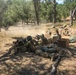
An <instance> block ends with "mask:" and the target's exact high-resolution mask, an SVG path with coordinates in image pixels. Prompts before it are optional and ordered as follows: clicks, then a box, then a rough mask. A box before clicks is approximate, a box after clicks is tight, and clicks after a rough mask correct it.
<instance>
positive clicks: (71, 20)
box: [70, 10, 73, 26]
mask: <svg viewBox="0 0 76 75" xmlns="http://www.w3.org/2000/svg"><path fill="white" fill-rule="evenodd" d="M72 13H73V11H72V10H70V26H73V15H72Z"/></svg>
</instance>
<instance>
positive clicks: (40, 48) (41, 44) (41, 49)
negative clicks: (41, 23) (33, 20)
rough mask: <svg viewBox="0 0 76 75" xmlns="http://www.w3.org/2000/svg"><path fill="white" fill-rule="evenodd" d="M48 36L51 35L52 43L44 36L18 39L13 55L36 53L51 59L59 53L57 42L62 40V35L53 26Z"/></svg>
mask: <svg viewBox="0 0 76 75" xmlns="http://www.w3.org/2000/svg"><path fill="white" fill-rule="evenodd" d="M48 35H50V38H51V41H50V42H49V40H48V39H47V38H46V37H45V35H44V34H42V35H36V36H35V37H32V36H27V37H26V38H20V39H17V41H15V42H14V46H13V48H14V49H13V54H18V53H21V52H34V53H36V54H38V55H41V56H44V57H45V56H46V57H49V56H50V54H51V53H56V52H59V47H58V45H57V42H58V40H60V39H61V35H60V34H59V32H58V29H57V28H56V27H55V26H53V27H52V28H51V29H50V31H49V34H48Z"/></svg>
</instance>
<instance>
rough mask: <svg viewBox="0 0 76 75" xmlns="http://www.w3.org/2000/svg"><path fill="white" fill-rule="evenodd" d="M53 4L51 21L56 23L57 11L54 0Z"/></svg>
mask: <svg viewBox="0 0 76 75" xmlns="http://www.w3.org/2000/svg"><path fill="white" fill-rule="evenodd" d="M53 2H54V6H53V23H56V16H57V11H56V0H53Z"/></svg>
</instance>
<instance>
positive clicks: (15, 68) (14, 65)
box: [0, 23, 76, 75]
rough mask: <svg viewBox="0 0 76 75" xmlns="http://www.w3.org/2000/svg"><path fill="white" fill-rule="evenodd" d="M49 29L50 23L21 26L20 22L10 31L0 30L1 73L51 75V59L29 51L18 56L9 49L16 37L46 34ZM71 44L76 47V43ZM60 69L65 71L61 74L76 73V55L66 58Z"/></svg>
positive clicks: (9, 74) (69, 74) (1, 74)
mask: <svg viewBox="0 0 76 75" xmlns="http://www.w3.org/2000/svg"><path fill="white" fill-rule="evenodd" d="M47 29H50V24H47V25H44V24H43V25H41V26H34V25H32V26H30V25H29V26H24V27H21V26H20V23H19V25H18V26H16V27H15V26H14V27H10V28H9V30H8V31H4V30H3V29H2V32H0V75H50V69H51V64H52V61H51V59H48V58H43V57H40V56H38V55H35V54H33V53H28V52H27V53H22V54H18V55H16V56H11V55H8V50H9V48H10V47H11V46H12V45H13V43H12V42H13V41H15V39H14V37H26V36H27V35H32V36H35V35H37V34H45V33H46V31H47ZM46 36H47V37H50V36H48V35H46ZM70 45H73V47H74V48H75V49H76V43H74V44H70ZM75 52H76V51H75ZM58 71H59V72H60V73H63V74H60V75H76V55H75V56H74V57H73V56H71V57H67V58H64V59H63V60H62V61H61V63H60V65H59V67H58Z"/></svg>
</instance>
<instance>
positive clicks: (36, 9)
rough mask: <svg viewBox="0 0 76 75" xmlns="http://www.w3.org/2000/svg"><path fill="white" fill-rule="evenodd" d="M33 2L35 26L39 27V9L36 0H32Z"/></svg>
mask: <svg viewBox="0 0 76 75" xmlns="http://www.w3.org/2000/svg"><path fill="white" fill-rule="evenodd" d="M33 2H34V8H35V15H36V21H37V25H39V7H38V5H39V3H38V0H33Z"/></svg>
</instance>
